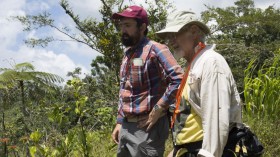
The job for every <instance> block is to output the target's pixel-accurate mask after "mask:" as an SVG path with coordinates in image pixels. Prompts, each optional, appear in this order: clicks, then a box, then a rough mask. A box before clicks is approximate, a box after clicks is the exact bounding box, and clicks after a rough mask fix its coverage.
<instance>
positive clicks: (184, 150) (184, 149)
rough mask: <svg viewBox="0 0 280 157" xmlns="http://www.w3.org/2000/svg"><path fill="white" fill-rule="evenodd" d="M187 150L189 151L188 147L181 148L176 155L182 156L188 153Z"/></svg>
mask: <svg viewBox="0 0 280 157" xmlns="http://www.w3.org/2000/svg"><path fill="white" fill-rule="evenodd" d="M187 152H188V150H187V148H180V149H179V150H178V151H177V153H176V156H175V157H180V156H182V155H184V154H185V153H187Z"/></svg>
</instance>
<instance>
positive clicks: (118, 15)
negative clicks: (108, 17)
mask: <svg viewBox="0 0 280 157" xmlns="http://www.w3.org/2000/svg"><path fill="white" fill-rule="evenodd" d="M123 17H129V18H135V17H134V16H130V15H126V14H122V13H114V14H113V16H112V18H113V19H120V18H123Z"/></svg>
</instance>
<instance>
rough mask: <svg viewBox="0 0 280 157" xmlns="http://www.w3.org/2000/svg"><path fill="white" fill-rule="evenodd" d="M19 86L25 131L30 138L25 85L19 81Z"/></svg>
mask: <svg viewBox="0 0 280 157" xmlns="http://www.w3.org/2000/svg"><path fill="white" fill-rule="evenodd" d="M19 85H20V90H21V102H22V104H21V111H22V113H23V124H24V131H25V136H29V129H28V127H27V124H26V119H27V117H28V112H27V110H26V105H25V99H24V85H23V81H22V80H20V81H19ZM25 149H26V157H30V152H29V145H28V143H26V148H25Z"/></svg>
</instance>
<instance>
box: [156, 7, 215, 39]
mask: <svg viewBox="0 0 280 157" xmlns="http://www.w3.org/2000/svg"><path fill="white" fill-rule="evenodd" d="M190 24H195V25H197V26H199V27H200V28H201V29H202V30H203V32H204V33H205V34H206V35H207V34H210V29H209V28H208V26H207V25H206V24H204V23H202V22H200V21H199V20H198V18H197V17H196V16H195V13H194V12H190V11H176V12H173V13H171V14H170V15H168V16H167V23H166V26H165V29H163V30H160V31H158V32H156V35H157V36H158V37H160V38H163V39H164V38H165V37H166V36H167V35H168V34H170V33H177V32H179V31H180V30H181V29H182V28H183V27H184V26H185V25H190Z"/></svg>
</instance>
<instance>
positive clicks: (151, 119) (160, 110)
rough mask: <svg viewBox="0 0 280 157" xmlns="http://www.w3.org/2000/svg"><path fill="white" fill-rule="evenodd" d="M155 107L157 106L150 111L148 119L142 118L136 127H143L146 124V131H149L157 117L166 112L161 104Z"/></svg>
mask: <svg viewBox="0 0 280 157" xmlns="http://www.w3.org/2000/svg"><path fill="white" fill-rule="evenodd" d="M156 107H157V108H155V107H154V108H153V110H152V111H151V112H150V114H149V118H148V119H143V120H140V121H139V124H138V127H140V128H143V127H145V126H148V127H147V131H149V130H150V129H151V128H152V126H153V125H154V124H155V123H156V122H157V121H158V119H159V118H160V117H162V116H163V115H165V114H166V113H165V111H164V109H163V108H162V107H161V106H159V105H157V106H156Z"/></svg>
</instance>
